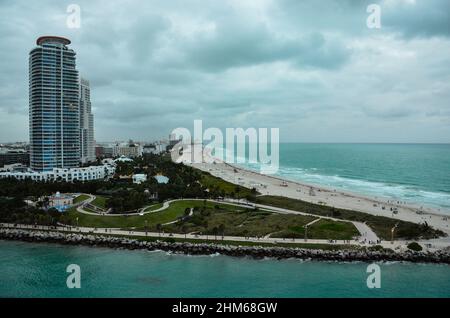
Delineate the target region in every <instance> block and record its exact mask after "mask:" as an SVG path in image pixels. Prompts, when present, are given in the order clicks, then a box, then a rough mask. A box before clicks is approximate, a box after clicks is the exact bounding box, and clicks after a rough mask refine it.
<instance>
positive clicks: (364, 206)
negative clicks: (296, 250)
mask: <svg viewBox="0 0 450 318" xmlns="http://www.w3.org/2000/svg"><path fill="white" fill-rule="evenodd" d="M209 160H211V159H209ZM207 162H214V160H211V161H208V160H206V162H204V163H193V164H190V163H184V164H186V165H189V166H191V167H193V168H196V169H199V170H202V171H204V172H207V173H210V174H211V175H213V176H215V177H218V178H221V179H223V180H225V181H228V182H230V183H233V184H235V185H239V186H243V187H247V188H256V190H257V191H258V192H259V193H260V194H261V195H269V196H282V197H287V198H291V199H297V200H302V201H305V202H309V203H314V204H319V205H327V206H331V207H336V208H341V209H347V210H352V211H359V212H364V213H368V214H372V215H377V216H384V217H389V218H393V219H398V220H403V221H408V222H413V223H416V224H423V223H424V222H427V223H428V224H429V225H431V226H432V227H434V228H436V229H439V230H442V231H443V232H445V233H446V234H447V235H450V214H445V213H444V212H442V211H440V209H435V208H432V207H428V206H423V207H421V206H416V205H412V204H407V203H402V202H400V201H397V200H391V199H384V198H383V199H382V198H378V197H370V196H364V195H360V194H356V193H351V192H347V191H342V190H340V189H331V188H327V187H324V186H317V185H313V184H307V183H303V182H299V181H293V180H290V179H285V178H283V177H280V176H276V175H264V174H261V173H259V172H257V171H253V170H250V169H248V168H243V167H240V166H237V165H236V164H234V165H232V164H229V163H225V162H219V161H217V160H215V162H216V163H207ZM235 171H237V172H235Z"/></svg>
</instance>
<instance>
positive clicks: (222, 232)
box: [218, 224, 225, 240]
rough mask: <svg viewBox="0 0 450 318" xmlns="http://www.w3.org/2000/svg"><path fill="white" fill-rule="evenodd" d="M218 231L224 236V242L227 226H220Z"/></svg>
mask: <svg viewBox="0 0 450 318" xmlns="http://www.w3.org/2000/svg"><path fill="white" fill-rule="evenodd" d="M218 230H219V233H220V234H221V235H222V240H223V237H224V235H225V225H224V224H220V225H219V229H218Z"/></svg>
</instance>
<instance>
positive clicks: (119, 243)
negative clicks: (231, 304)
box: [0, 228, 450, 264]
mask: <svg viewBox="0 0 450 318" xmlns="http://www.w3.org/2000/svg"><path fill="white" fill-rule="evenodd" d="M0 239H3V240H19V241H27V242H48V243H59V244H68V245H87V246H93V247H95V246H99V247H109V248H124V249H130V250H134V249H146V250H162V251H167V252H173V253H180V254H188V255H211V254H217V253H219V254H222V255H227V256H233V257H244V256H249V257H253V258H265V257H269V258H277V259H287V258H298V259H307V260H308V259H310V260H317V261H340V262H353V261H362V262H375V261H400V262H414V263H443V264H450V251H437V252H433V253H430V252H414V251H409V250H408V251H403V252H394V251H390V250H380V251H374V250H368V249H349V250H320V249H305V248H294V247H277V246H273V247H267V246H234V245H225V244H212V243H189V242H166V241H160V240H156V241H144V240H139V239H131V238H127V237H119V236H106V235H92V234H79V233H63V232H57V231H40V230H22V229H12V228H2V229H0Z"/></svg>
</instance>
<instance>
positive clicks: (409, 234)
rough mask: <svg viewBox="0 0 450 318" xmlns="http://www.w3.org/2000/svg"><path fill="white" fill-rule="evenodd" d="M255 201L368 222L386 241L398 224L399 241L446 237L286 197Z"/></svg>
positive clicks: (410, 225) (422, 228) (406, 224)
mask: <svg viewBox="0 0 450 318" xmlns="http://www.w3.org/2000/svg"><path fill="white" fill-rule="evenodd" d="M255 201H256V203H260V204H266V205H271V206H277V207H281V208H286V209H290V210H294V211H300V212H307V213H311V214H317V215H322V216H332V217H334V218H337V219H343V220H349V221H359V222H366V223H367V225H368V226H370V227H371V228H372V230H373V231H374V232H375V233H376V234H377V235H378V236H379V237H380V238H381V239H384V240H390V238H391V229H392V228H393V227H394V226H395V224H398V227H397V231H396V238H397V239H418V238H434V237H439V236H443V235H444V233H443V232H441V231H439V230H435V229H432V228H431V227H425V226H423V225H420V224H415V223H412V222H406V221H400V220H396V219H392V218H388V217H384V216H375V215H372V214H368V213H364V212H359V211H351V210H345V209H338V208H333V207H329V206H325V205H319V204H313V203H309V202H305V201H301V200H296V199H290V198H286V197H280V196H259V197H257V198H256V200H255Z"/></svg>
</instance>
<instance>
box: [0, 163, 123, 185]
mask: <svg viewBox="0 0 450 318" xmlns="http://www.w3.org/2000/svg"><path fill="white" fill-rule="evenodd" d="M115 170H116V168H115V167H114V166H113V165H102V166H90V167H85V168H53V170H52V171H43V172H37V171H33V170H31V169H28V170H27V171H5V172H0V178H9V177H12V178H16V179H18V180H26V179H31V180H34V181H66V182H74V181H91V180H105V179H107V178H109V177H111V176H112V175H114V173H115Z"/></svg>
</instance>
